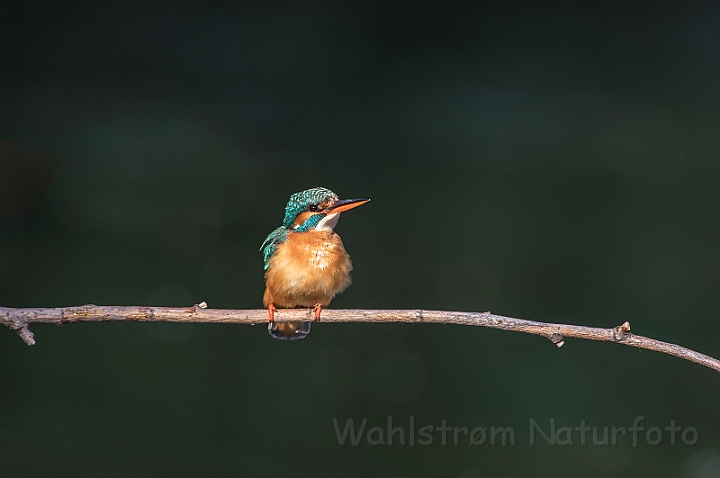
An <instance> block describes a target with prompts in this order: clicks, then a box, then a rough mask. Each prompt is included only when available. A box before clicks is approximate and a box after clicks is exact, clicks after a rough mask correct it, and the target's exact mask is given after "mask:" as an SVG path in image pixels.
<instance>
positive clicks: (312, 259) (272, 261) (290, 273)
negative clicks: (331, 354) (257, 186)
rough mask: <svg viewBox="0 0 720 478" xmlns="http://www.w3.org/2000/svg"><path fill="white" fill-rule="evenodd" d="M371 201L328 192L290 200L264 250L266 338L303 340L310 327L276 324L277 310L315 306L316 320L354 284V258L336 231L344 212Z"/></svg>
mask: <svg viewBox="0 0 720 478" xmlns="http://www.w3.org/2000/svg"><path fill="white" fill-rule="evenodd" d="M368 201H370V200H369V199H338V196H337V194H335V193H334V192H332V191H330V190H329V189H325V188H312V189H307V190H305V191H301V192H299V193H295V194H293V195H292V196H290V200H289V201H288V203H287V206H286V207H285V220H284V221H283V225H282V226H280V227H278V228H277V229H275V230H274V231H273V232H271V233H270V235H268V237H267V238H266V239H265V242H263V245H262V246H260V250H261V251H262V253H263V259H264V260H265V295H264V296H263V304H264V305H265V307H267V309H268V322H269V323H268V333H269V334H270V335H272V336H273V337H275V338H276V339H285V340H294V339H302V338H303V337H305V336H306V335H307V334H308V333H309V332H310V322H277V323H276V322H273V319H274V314H275V310H276V308H284V309H290V308H295V307H312V308H314V309H315V313H314V320H315V321H317V320H319V319H320V312H321V310H322V308H323V307H327V306H328V305H329V304H330V301H331V300H332V299H333V297H335V296H336V295H337V294H339V293H340V292H342V291H344V290H345V289H346V288H347V287H348V286H349V285H350V271H351V270H352V263H351V262H350V256H349V255H348V253H347V252H345V247H343V243H342V241H341V240H340V236H338V235H337V234H336V233H335V232H333V228H334V227H335V225H336V224H337V221H338V217H339V216H340V213H341V212H343V211H347V210H348V209H352V208H354V207H357V206H360V205H362V204H365V203H366V202H368Z"/></svg>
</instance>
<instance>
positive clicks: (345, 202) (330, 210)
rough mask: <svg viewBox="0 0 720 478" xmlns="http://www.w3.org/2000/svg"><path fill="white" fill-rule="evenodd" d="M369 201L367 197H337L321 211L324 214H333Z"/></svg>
mask: <svg viewBox="0 0 720 478" xmlns="http://www.w3.org/2000/svg"><path fill="white" fill-rule="evenodd" d="M368 201H370V200H369V199H364V198H363V199H338V200H337V201H335V203H333V204H332V205H331V206H328V207H326V208H325V210H323V213H325V214H335V213H337V212H343V211H347V210H349V209H352V208H354V207H358V206H362V205H363V204H365V203H366V202H368Z"/></svg>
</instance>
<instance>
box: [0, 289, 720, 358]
mask: <svg viewBox="0 0 720 478" xmlns="http://www.w3.org/2000/svg"><path fill="white" fill-rule="evenodd" d="M111 320H129V321H134V322H192V323H224V324H263V323H267V310H266V309H251V310H230V309H208V308H207V304H205V303H204V302H202V303H200V304H197V305H194V306H193V307H187V308H182V307H180V308H177V307H176V308H171V307H134V306H120V307H113V306H97V305H83V306H81V307H65V308H58V309H12V308H7V307H0V324H2V325H6V326H7V327H10V328H11V329H13V330H15V331H17V333H18V335H20V337H21V338H22V339H23V340H24V341H25V343H26V344H28V345H34V344H35V339H34V338H33V334H32V332H30V330H29V329H28V325H30V324H36V323H46V324H56V325H64V324H68V323H72V322H105V321H111ZM301 320H312V309H281V310H278V311H277V313H276V314H275V321H276V322H291V321H301ZM322 321H323V322H413V323H428V324H459V325H475V326H479V327H490V328H493V329H502V330H510V331H514V332H525V333H527V334H533V335H539V336H541V337H545V338H547V339H549V340H550V341H552V343H554V344H555V345H557V346H558V347H562V345H563V344H564V343H565V338H575V339H586V340H598V341H601V342H615V343H619V344H624V345H630V346H632V347H637V348H640V349H647V350H654V351H656V352H661V353H664V354H668V355H674V356H675V357H679V358H681V359H685V360H689V361H691V362H695V363H698V364H700V365H704V366H705V367H709V368H711V369H713V370H715V371H717V372H720V360H717V359H715V358H712V357H710V356H708V355H704V354H701V353H698V352H695V351H693V350H690V349H687V348H685V347H681V346H679V345H675V344H670V343H667V342H661V341H659V340H655V339H650V338H647V337H642V336H640V335H633V334H632V333H630V324H629V323H627V322H625V323H624V324H622V325H620V326H618V327H615V328H612V329H601V328H596V327H584V326H580V325H566V324H550V323H546V322H534V321H531V320H523V319H513V318H511V317H503V316H501V315H495V314H491V313H490V312H446V311H441V310H359V309H352V310H338V309H325V310H323V313H322Z"/></svg>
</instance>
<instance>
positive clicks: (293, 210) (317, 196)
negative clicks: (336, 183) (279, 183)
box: [260, 188, 338, 270]
mask: <svg viewBox="0 0 720 478" xmlns="http://www.w3.org/2000/svg"><path fill="white" fill-rule="evenodd" d="M337 199H338V196H337V194H335V193H334V192H332V191H330V190H329V189H326V188H312V189H306V190H305V191H300V192H299V193H295V194H293V195H292V196H290V200H289V201H288V203H287V206H285V219H284V220H283V225H282V226H280V227H278V228H277V229H275V230H274V231H273V232H271V233H270V234H269V235H268V237H266V238H265V241H264V242H263V244H262V246H260V250H261V251H262V253H263V261H264V262H265V270H267V268H268V267H269V265H270V264H269V262H270V257H272V255H273V253H274V252H275V251H276V250H277V248H278V247H279V246H280V244H282V243H283V242H285V240H286V239H287V235H288V233H289V232H290V231H293V232H306V231H309V230H311V229H314V228H315V226H317V225H318V223H319V222H320V221H321V220H322V219H323V218H324V217H325V214H322V213H321V212H318V213H317V214H313V215H312V216H310V217H309V218H308V219H306V220H305V222H304V223H302V224H300V225H298V226H297V227H295V228H293V223H294V222H295V218H297V216H298V214H300V213H302V212H305V211H313V212H314V211H318V210H319V205H320V204H327V203H333V202H335V201H336V200H337Z"/></svg>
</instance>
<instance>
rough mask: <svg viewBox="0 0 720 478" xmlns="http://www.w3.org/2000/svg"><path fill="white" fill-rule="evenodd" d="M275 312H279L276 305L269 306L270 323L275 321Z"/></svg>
mask: <svg viewBox="0 0 720 478" xmlns="http://www.w3.org/2000/svg"><path fill="white" fill-rule="evenodd" d="M275 312H277V309H276V308H275V305H274V304H270V305H268V322H272V321H273V320H274V319H275Z"/></svg>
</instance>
